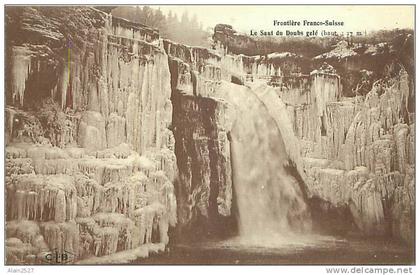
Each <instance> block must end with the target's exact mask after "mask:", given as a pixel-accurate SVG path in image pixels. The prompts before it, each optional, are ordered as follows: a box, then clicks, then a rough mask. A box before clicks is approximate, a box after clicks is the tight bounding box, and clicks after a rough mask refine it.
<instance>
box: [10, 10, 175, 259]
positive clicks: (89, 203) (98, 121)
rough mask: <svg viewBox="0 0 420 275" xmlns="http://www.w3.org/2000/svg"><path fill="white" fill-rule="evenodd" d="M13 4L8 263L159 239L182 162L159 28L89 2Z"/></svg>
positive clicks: (151, 244) (140, 247) (163, 239)
mask: <svg viewBox="0 0 420 275" xmlns="http://www.w3.org/2000/svg"><path fill="white" fill-rule="evenodd" d="M6 14H7V20H8V22H7V36H8V39H7V40H8V44H7V50H8V52H9V53H10V54H9V55H8V59H7V62H8V63H7V64H8V66H7V68H8V71H7V92H6V95H7V104H8V106H7V107H6V115H7V124H6V129H7V146H6V151H7V153H6V165H7V177H6V185H7V208H6V214H7V226H6V227H7V241H6V243H7V253H8V256H7V258H8V262H9V263H19V262H22V261H26V262H42V261H43V260H45V258H43V256H42V253H47V252H48V251H52V250H59V251H66V252H68V253H71V254H72V255H73V261H77V260H82V259H84V258H88V257H92V256H94V257H98V256H104V255H110V254H114V253H117V254H118V253H121V251H127V250H130V251H132V255H134V256H132V258H133V257H134V258H136V257H137V256H141V255H143V256H144V255H147V253H148V250H149V249H157V248H158V249H163V248H164V247H165V245H166V244H167V243H168V227H169V226H174V225H175V223H176V200H175V194H174V187H173V181H174V178H175V176H176V163H175V155H174V137H173V134H172V132H171V130H169V128H168V127H169V126H170V125H171V122H172V103H171V100H170V95H171V88H170V74H169V66H168V58H167V55H166V54H165V52H164V50H163V48H162V47H161V45H159V40H158V37H159V36H158V33H157V31H156V30H152V29H149V28H147V27H144V26H140V25H137V24H133V23H130V22H128V21H124V20H121V19H118V18H112V17H110V16H109V15H108V14H106V13H103V12H101V11H99V10H95V9H94V8H87V7H84V8H65V9H61V8H48V7H45V8H29V7H28V8H20V7H16V8H8V9H7V13H6ZM136 255H137V256H136ZM107 261H111V260H107Z"/></svg>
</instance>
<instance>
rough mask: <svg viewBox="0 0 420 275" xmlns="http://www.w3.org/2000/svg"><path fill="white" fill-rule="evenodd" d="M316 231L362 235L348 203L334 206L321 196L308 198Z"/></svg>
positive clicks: (330, 233) (341, 234)
mask: <svg viewBox="0 0 420 275" xmlns="http://www.w3.org/2000/svg"><path fill="white" fill-rule="evenodd" d="M308 206H309V208H310V211H311V217H312V230H313V232H315V233H320V234H329V235H335V236H346V235H360V230H359V229H358V228H357V226H356V224H355V222H354V220H353V215H352V214H351V211H350V209H349V206H348V205H338V206H334V205H333V204H332V203H330V202H328V201H325V200H323V199H321V198H319V197H316V196H314V197H311V198H309V199H308Z"/></svg>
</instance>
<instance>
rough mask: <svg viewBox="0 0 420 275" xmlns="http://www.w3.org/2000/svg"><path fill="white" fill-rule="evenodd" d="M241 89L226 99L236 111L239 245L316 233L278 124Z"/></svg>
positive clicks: (234, 153) (234, 143) (234, 151)
mask: <svg viewBox="0 0 420 275" xmlns="http://www.w3.org/2000/svg"><path fill="white" fill-rule="evenodd" d="M236 87H238V86H236ZM237 89H238V90H236V91H234V92H233V91H231V92H229V93H225V94H224V96H228V97H229V98H228V100H229V101H230V102H232V103H233V104H234V105H236V106H235V107H236V109H237V114H236V121H235V122H234V125H233V127H232V130H231V150H232V152H231V153H232V162H233V182H234V187H235V190H236V199H237V205H238V210H239V234H240V240H241V242H246V243H250V244H256V245H263V246H265V245H275V243H284V242H288V241H291V239H296V238H295V237H297V235H298V234H299V233H303V232H308V231H309V229H310V227H311V222H310V215H309V211H308V209H307V206H306V203H305V201H304V199H303V194H302V191H301V190H300V187H299V184H298V182H297V180H296V179H295V178H294V177H293V176H292V175H290V173H288V171H287V169H286V166H287V165H288V156H287V153H286V150H285V145H284V142H283V139H282V136H281V133H280V131H279V129H278V126H277V125H276V123H275V121H274V120H273V118H272V117H271V116H270V114H269V112H268V111H267V109H266V107H265V106H264V104H263V103H262V102H261V101H260V100H259V99H258V97H257V96H256V95H255V94H254V93H253V92H252V91H251V90H250V89H248V88H245V87H238V88H237Z"/></svg>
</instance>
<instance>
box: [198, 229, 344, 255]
mask: <svg viewBox="0 0 420 275" xmlns="http://www.w3.org/2000/svg"><path fill="white" fill-rule="evenodd" d="M345 242H346V240H344V239H337V238H335V237H331V236H323V235H317V234H294V233H291V232H289V233H281V234H280V233H273V234H272V235H263V234H255V235H254V236H247V237H242V236H238V237H235V238H231V239H228V240H224V241H220V242H207V243H205V244H204V245H203V246H205V247H207V248H208V249H214V248H223V249H229V250H239V251H253V250H261V249H263V250H264V251H267V252H268V251H269V250H280V251H281V252H283V253H288V251H290V250H300V249H305V248H310V247H315V248H321V247H324V246H325V247H328V246H330V245H331V244H332V243H333V244H340V243H345Z"/></svg>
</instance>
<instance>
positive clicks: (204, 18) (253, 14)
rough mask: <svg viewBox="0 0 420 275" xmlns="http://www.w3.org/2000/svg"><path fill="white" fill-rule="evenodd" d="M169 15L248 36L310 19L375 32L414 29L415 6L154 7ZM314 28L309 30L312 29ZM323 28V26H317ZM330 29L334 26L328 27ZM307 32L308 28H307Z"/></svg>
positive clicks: (352, 29)
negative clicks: (278, 23) (222, 26)
mask: <svg viewBox="0 0 420 275" xmlns="http://www.w3.org/2000/svg"><path fill="white" fill-rule="evenodd" d="M154 7H155V8H158V7H160V9H161V10H162V11H163V12H164V13H165V14H167V12H169V10H172V12H175V13H176V14H177V15H178V17H179V18H180V16H181V15H182V13H184V11H186V10H187V11H188V13H189V15H190V16H191V15H193V14H196V15H197V17H198V20H199V21H201V22H202V23H203V26H204V27H205V28H206V27H214V26H215V25H216V24H218V23H226V24H230V25H232V26H233V27H234V29H236V30H238V31H240V32H243V33H249V32H250V30H257V31H260V30H271V29H274V30H280V29H281V30H283V31H285V30H288V29H290V30H296V29H298V28H300V29H302V26H301V27H289V28H288V27H284V26H282V27H279V26H277V27H274V26H273V20H276V19H277V20H278V21H287V20H295V21H300V20H308V21H319V20H321V21H324V20H330V21H332V20H335V21H343V22H344V26H342V27H338V29H337V30H341V31H372V30H380V29H394V28H411V29H413V28H414V7H413V6H407V5H406V6H403V5H398V6H397V5H394V6H372V5H365V6H361V5H359V6H348V5H347V6H319V5H318V6H308V5H301V6H299V5H294V6H292V5H289V6H280V5H279V6H263V5H260V6H249V5H242V6H231V5H224V6H220V5H214V6H208V5H196V6H182V5H178V6H171V5H166V6H154ZM311 28H313V27H308V28H307V29H311ZM317 28H318V29H324V27H321V28H320V27H317ZM329 28H331V27H329ZM304 30H305V28H304Z"/></svg>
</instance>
